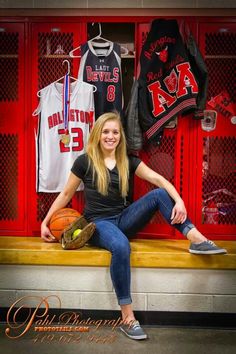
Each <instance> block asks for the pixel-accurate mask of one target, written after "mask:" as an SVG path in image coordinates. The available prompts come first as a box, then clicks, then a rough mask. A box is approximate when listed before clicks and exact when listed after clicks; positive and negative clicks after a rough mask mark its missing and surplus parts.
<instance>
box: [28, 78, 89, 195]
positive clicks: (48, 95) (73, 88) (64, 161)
mask: <svg viewBox="0 0 236 354" xmlns="http://www.w3.org/2000/svg"><path fill="white" fill-rule="evenodd" d="M93 89H94V87H93V85H90V84H87V83H85V82H82V81H79V80H76V81H74V82H72V83H71V84H70V92H71V94H70V110H69V117H68V131H69V134H70V142H69V144H67V145H66V144H65V143H63V142H62V141H61V137H62V135H63V133H64V117H63V97H62V92H63V84H61V83H58V82H54V83H52V84H50V85H48V86H47V87H45V88H44V89H43V90H41V92H40V102H39V105H38V108H37V109H36V111H35V112H34V115H38V118H39V119H38V130H37V134H36V190H37V192H46V193H53V192H60V191H62V189H63V188H64V186H65V183H66V181H67V179H68V176H69V173H70V169H71V166H72V165H73V162H74V160H75V158H76V157H78V156H79V155H81V154H83V153H84V151H85V146H86V143H87V140H88V137H89V132H90V130H91V128H92V126H93V123H94V94H93ZM79 189H83V185H81V186H80V188H79Z"/></svg>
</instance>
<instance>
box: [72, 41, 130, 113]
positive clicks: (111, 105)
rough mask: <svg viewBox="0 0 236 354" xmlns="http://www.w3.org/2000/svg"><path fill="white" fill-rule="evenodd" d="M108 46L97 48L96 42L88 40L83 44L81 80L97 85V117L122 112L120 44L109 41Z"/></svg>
mask: <svg viewBox="0 0 236 354" xmlns="http://www.w3.org/2000/svg"><path fill="white" fill-rule="evenodd" d="M107 44H108V47H105V48H101V47H98V48H97V49H96V45H98V46H99V43H98V44H96V43H94V42H92V41H88V42H87V43H85V44H82V45H81V61H80V67H79V73H78V78H79V80H82V81H85V82H88V83H90V84H93V85H95V86H96V87H97V91H96V92H95V94H94V100H95V117H96V118H98V117H99V116H100V115H101V114H103V113H106V112H112V111H117V112H119V113H121V111H122V106H123V95H122V82H121V81H122V79H121V57H120V46H119V44H117V43H113V42H107Z"/></svg>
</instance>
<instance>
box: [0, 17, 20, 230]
mask: <svg viewBox="0 0 236 354" xmlns="http://www.w3.org/2000/svg"><path fill="white" fill-rule="evenodd" d="M24 58H25V47H24V24H23V23H3V22H1V23H0V72H1V75H0V125H1V131H0V158H1V178H0V179H1V193H0V229H1V234H2V235H7V234H14V235H17V234H20V233H23V232H24V231H25V219H24V211H25V204H26V203H25V176H26V173H25V172H26V161H25V148H26V141H25V140H26V135H25V133H26V132H25V111H24V84H25V80H24Z"/></svg>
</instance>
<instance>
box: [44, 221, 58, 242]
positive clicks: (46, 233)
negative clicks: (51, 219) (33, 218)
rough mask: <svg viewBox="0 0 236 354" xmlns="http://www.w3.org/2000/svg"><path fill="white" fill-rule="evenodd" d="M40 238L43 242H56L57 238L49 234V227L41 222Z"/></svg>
mask: <svg viewBox="0 0 236 354" xmlns="http://www.w3.org/2000/svg"><path fill="white" fill-rule="evenodd" d="M41 238H42V239H43V240H44V241H45V242H57V239H56V238H55V237H54V236H53V235H52V234H51V232H50V230H49V228H48V227H47V225H45V224H44V223H42V224H41Z"/></svg>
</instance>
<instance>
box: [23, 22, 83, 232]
mask: <svg viewBox="0 0 236 354" xmlns="http://www.w3.org/2000/svg"><path fill="white" fill-rule="evenodd" d="M85 34H86V31H85V27H84V26H82V25H81V24H78V23H73V22H70V23H64V22H63V23H61V22H60V23H55V22H54V23H33V24H32V85H33V89H32V109H31V112H33V111H34V110H35V109H36V107H37V106H38V97H37V91H38V90H40V89H42V88H44V87H46V86H47V85H49V84H50V83H52V82H53V81H55V80H57V79H59V78H60V77H62V76H64V75H65V74H66V72H67V66H66V65H63V64H62V63H63V61H64V60H65V59H67V60H69V62H70V73H71V76H73V77H77V74H78V68H79V59H77V58H76V59H72V58H71V57H70V56H69V52H70V51H71V50H72V49H74V48H75V47H78V46H79V44H80V43H82V42H83V41H85V39H86V37H85ZM37 123H38V117H32V118H31V129H30V135H31V137H30V139H31V156H30V161H31V168H30V176H29V178H30V191H31V192H30V196H29V204H28V210H29V213H28V215H29V217H28V223H29V234H31V235H34V234H35V235H39V230H40V223H41V221H42V220H43V219H44V217H45V215H46V214H47V211H48V209H49V207H50V206H51V204H52V202H53V201H54V200H55V198H56V197H57V195H58V193H36V155H35V141H34V131H35V130H37ZM82 204H83V196H82V193H81V192H79V193H77V196H76V197H75V198H74V199H73V201H72V203H70V204H69V205H68V207H74V208H78V209H81V205H82Z"/></svg>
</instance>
